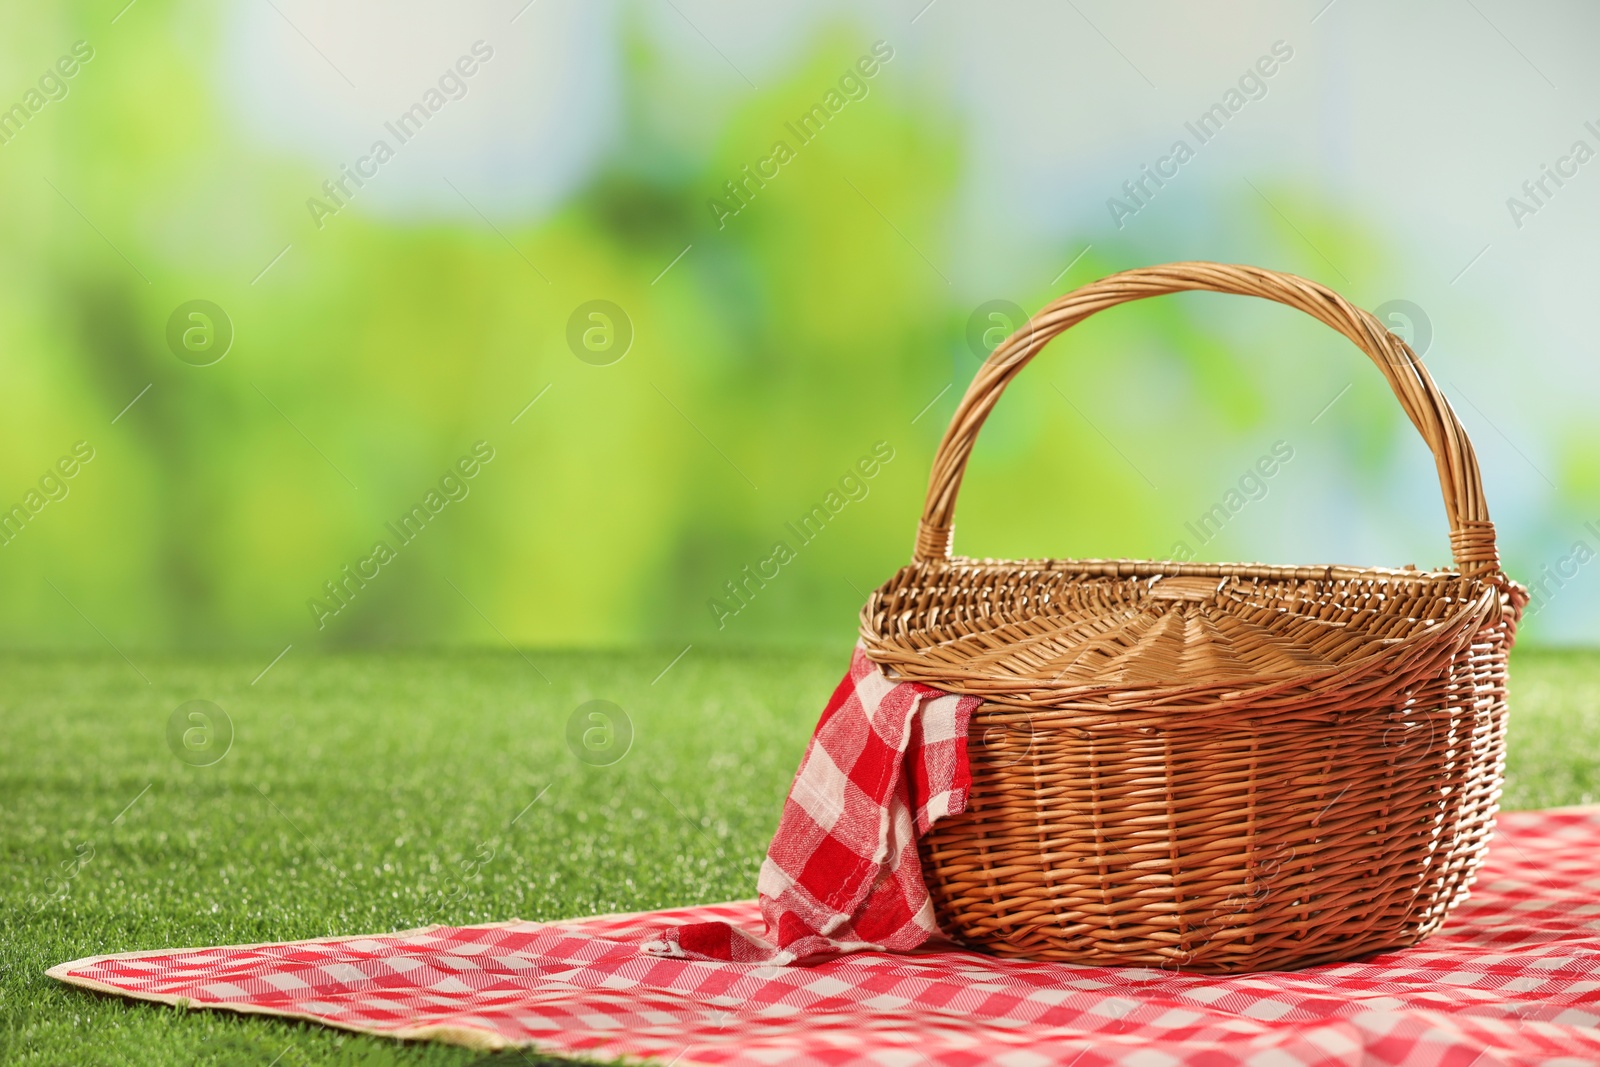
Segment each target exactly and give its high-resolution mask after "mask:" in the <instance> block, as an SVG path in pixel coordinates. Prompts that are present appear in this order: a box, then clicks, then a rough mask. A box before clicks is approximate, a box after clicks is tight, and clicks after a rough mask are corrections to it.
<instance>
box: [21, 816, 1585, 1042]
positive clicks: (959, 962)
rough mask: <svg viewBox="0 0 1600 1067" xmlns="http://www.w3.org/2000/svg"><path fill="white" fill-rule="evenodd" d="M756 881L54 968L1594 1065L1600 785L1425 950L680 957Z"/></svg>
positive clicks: (305, 1003) (239, 996) (507, 1021)
mask: <svg viewBox="0 0 1600 1067" xmlns="http://www.w3.org/2000/svg"><path fill="white" fill-rule="evenodd" d="M760 918H761V916H760V913H759V911H758V910H757V907H756V903H755V902H754V901H748V902H745V903H739V904H719V905H710V906H704V907H697V908H682V909H677V910H673V911H662V912H653V913H646V914H641V915H629V916H609V917H603V918H595V919H585V920H579V921H572V922H557V923H528V922H510V923H496V924H491V925H487V926H468V927H450V926H442V927H430V928H428V929H426V930H417V931H411V932H409V933H400V934H384V935H380V936H375V937H338V938H327V939H323V940H319V941H300V942H293V943H289V944H278V945H254V946H236V947H232V948H205V949H162V950H157V951H145V952H134V953H127V954H124V955H120V956H93V957H90V958H88V959H84V960H78V961H77V962H75V963H66V964H62V965H61V966H59V967H56V968H53V969H52V970H51V971H50V974H51V975H52V976H53V977H55V978H58V979H60V980H61V981H64V982H71V983H73V984H76V985H81V986H87V987H89V988H91V989H98V990H102V991H104V992H108V993H121V994H124V995H127V996H132V997H138V998H141V999H144V1000H154V1001H162V1002H165V1003H169V1004H172V1003H182V1004H187V1005H189V1006H191V1007H210V1008H227V1009H229V1010H233V1011H245V1012H260V1013H266V1014H272V1015H282V1016H288V1017H291V1018H299V1019H309V1020H313V1021H317V1022H323V1023H327V1024H329V1025H331V1026H338V1027H343V1028H345V1029H349V1030H359V1031H364V1032H367V1033H374V1034H383V1035H388V1036H391V1037H398V1038H432V1039H436V1040H442V1041H450V1042H454V1043H458V1044H464V1045H470V1046H473V1047H477V1048H485V1049H488V1048H504V1047H510V1046H527V1047H534V1048H538V1049H540V1050H542V1051H545V1052H550V1053H565V1054H573V1055H582V1056H585V1057H590V1058H616V1057H629V1058H654V1059H658V1060H660V1061H661V1062H663V1063H665V1062H670V1061H676V1063H677V1064H679V1065H683V1067H687V1065H702V1064H703V1065H707V1067H711V1065H717V1067H721V1065H732V1064H741V1065H744V1064H748V1065H752V1067H857V1065H860V1067H975V1065H978V1064H998V1065H1001V1067H1046V1065H1050V1064H1056V1065H1072V1067H1105V1065H1110V1064H1119V1065H1125V1067H1176V1065H1178V1064H1195V1065H1201V1067H1373V1065H1401V1064H1404V1065H1407V1067H1524V1065H1527V1067H1532V1065H1534V1064H1539V1065H1544V1067H1561V1065H1565V1067H1578V1065H1580V1064H1595V1063H1600V806H1596V807H1588V808H1566V809H1557V810H1554V811H1542V812H1540V811H1526V812H1513V813H1510V814H1507V815H1503V816H1501V830H1500V832H1499V833H1497V834H1496V836H1495V840H1494V844H1493V846H1492V847H1491V849H1490V852H1489V858H1488V862H1487V863H1486V864H1485V866H1484V868H1483V871H1482V872H1481V873H1480V875H1479V879H1478V884H1477V887H1476V888H1475V889H1474V890H1473V894H1472V897H1471V898H1470V899H1469V900H1468V901H1467V902H1466V903H1465V904H1463V905H1462V906H1461V907H1460V908H1458V909H1457V910H1456V912H1455V913H1454V914H1453V915H1452V917H1451V919H1450V922H1449V923H1448V925H1447V926H1446V927H1445V929H1444V930H1443V931H1442V932H1440V933H1438V934H1435V935H1434V936H1433V937H1431V938H1429V939H1428V940H1426V941H1424V942H1423V943H1422V944H1420V945H1418V946H1416V947H1415V948H1410V949H1406V950H1404V951H1399V952H1385V953H1382V954H1379V955H1375V956H1370V957H1367V958H1366V959H1364V960H1361V961H1360V962H1356V963H1344V964H1336V965H1331V966H1324V967H1313V968H1310V969H1308V970H1304V971H1298V972H1276V973H1266V974H1253V975H1244V976H1240V977H1234V978H1214V977H1204V976H1199V975H1186V974H1173V973H1170V972H1167V971H1160V970H1146V969H1132V968H1129V969H1119V968H1093V967H1070V966H1067V965H1065V964H1054V963H1025V962H1021V961H1016V960H1002V959H997V958H994V957H991V956H984V955H980V954H978V953H974V952H967V951H963V950H959V949H956V948H954V947H953V946H951V945H949V944H948V943H943V942H938V941H933V942H929V943H928V944H926V945H925V946H924V947H923V948H921V949H918V950H916V951H914V952H911V953H883V952H856V953H851V954H848V955H838V956H834V957H831V958H829V959H827V960H825V961H823V962H821V963H818V964H815V965H812V966H788V967H778V966H773V965H771V964H768V963H727V962H712V961H707V960H695V959H673V958H668V957H661V956H652V955H648V954H645V953H642V952H640V950H639V947H638V946H639V943H640V942H641V941H642V940H645V939H647V938H650V937H657V936H660V935H661V933H662V931H664V930H666V929H670V928H674V927H679V926H682V925H684V924H686V923H697V922H711V921H722V922H729V923H733V924H735V925H737V926H741V927H749V926H754V925H755V924H757V923H759V922H760Z"/></svg>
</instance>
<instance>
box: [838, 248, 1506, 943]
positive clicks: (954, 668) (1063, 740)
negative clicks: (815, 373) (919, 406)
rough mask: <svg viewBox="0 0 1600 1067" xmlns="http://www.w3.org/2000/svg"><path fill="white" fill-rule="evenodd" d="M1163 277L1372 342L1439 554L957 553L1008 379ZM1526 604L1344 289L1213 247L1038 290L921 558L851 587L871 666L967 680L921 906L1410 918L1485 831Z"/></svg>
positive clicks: (1075, 929)
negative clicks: (1442, 530) (1410, 438)
mask: <svg viewBox="0 0 1600 1067" xmlns="http://www.w3.org/2000/svg"><path fill="white" fill-rule="evenodd" d="M1186 289H1205V290H1212V291H1216V292H1224V293H1235V294H1240V295H1252V296H1260V297H1265V298H1268V299H1273V300H1277V301H1279V302H1282V303H1285V304H1288V305H1289V306H1292V307H1296V308H1299V309H1300V310H1302V311H1305V312H1306V313H1308V314H1311V315H1313V316H1314V317H1316V318H1318V319H1320V320H1321V321H1323V322H1325V323H1327V324H1328V325H1330V326H1332V327H1333V328H1334V329H1337V330H1339V331H1340V332H1341V333H1343V334H1345V336H1347V337H1349V338H1350V339H1351V340H1352V341H1353V342H1355V343H1356V344H1357V345H1358V346H1359V347H1360V348H1361V349H1362V350H1363V351H1365V352H1366V353H1367V354H1368V355H1369V356H1370V357H1371V358H1372V360H1373V362H1374V363H1375V364H1377V366H1378V367H1379V369H1380V370H1381V371H1382V372H1383V373H1384V375H1385V377H1386V378H1387V379H1388V380H1389V383H1390V385H1391V386H1392V387H1393V389H1394V392H1395V395H1396V397H1397V398H1398V399H1399V400H1400V403H1401V405H1402V407H1403V408H1404V410H1405V411H1406V413H1407V415H1408V416H1409V417H1410V418H1411V421H1412V423H1413V425H1415V426H1416V427H1417V429H1418V431H1419V432H1420V433H1421V434H1422V436H1423V439H1424V440H1425V441H1426V442H1427V443H1428V445H1429V447H1430V448H1431V449H1432V451H1433V453H1434V456H1435V459H1436V461H1437V464H1438V469H1439V477H1440V483H1441V487H1442V489H1443V492H1444V499H1445V510H1446V514H1447V516H1448V518H1449V521H1450V526H1451V548H1452V550H1453V554H1454V557H1455V567H1454V568H1453V569H1450V570H1439V571H1418V570H1414V569H1407V570H1390V569H1367V568H1357V567H1340V566H1329V567H1273V566H1264V565H1259V564H1204V563H1171V562H1153V561H1132V560H1033V561H996V560H972V559H967V558H959V557H956V558H953V557H951V555H950V539H951V529H952V523H951V518H952V515H953V511H954V506H955V499H956V494H957V491H958V490H959V487H960V482H961V477H962V474H963V472H964V470H965V466H966V461H967V457H968V456H969V455H970V453H971V449H972V445H973V442H974V441H975V440H976V437H977V434H978V431H979V429H980V428H981V427H982V424H983V421H984V419H985V418H986V417H987V416H988V413H989V411H990V410H992V408H993V406H994V404H995V402H996V401H997V400H998V399H999V396H1000V393H1001V392H1002V391H1003V390H1004V388H1005V387H1006V385H1007V384H1008V383H1009V382H1010V380H1011V378H1012V377H1014V376H1015V375H1016V374H1017V373H1018V372H1019V371H1020V370H1021V369H1022V368H1023V367H1024V366H1025V365H1026V364H1027V363H1028V362H1029V361H1030V360H1031V359H1032V358H1033V356H1034V355H1035V354H1036V353H1037V352H1038V351H1039V350H1040V349H1041V348H1042V347H1043V346H1044V344H1045V343H1047V342H1048V341H1049V340H1050V339H1051V338H1052V337H1054V336H1055V335H1056V334H1058V333H1060V332H1061V331H1063V330H1065V329H1067V328H1068V327H1070V326H1071V325H1073V324H1074V323H1076V322H1079V321H1082V320H1083V319H1084V318H1086V317H1088V316H1089V315H1091V314H1094V313H1095V312H1097V311H1100V310H1104V309H1105V308H1107V307H1111V306H1114V305H1116V304H1120V303H1123V302H1125V301H1129V300H1136V299H1141V298H1143V297H1148V296H1155V295H1159V294H1162V293H1169V292H1175V291H1180V290H1186ZM1525 602H1526V593H1525V591H1524V590H1523V589H1522V588H1521V587H1520V586H1518V585H1516V584H1515V583H1513V582H1511V581H1510V580H1509V579H1508V578H1506V577H1505V575H1504V574H1503V573H1502V572H1501V571H1500V567H1499V558H1498V554H1497V552H1496V549H1495V541H1494V527H1493V524H1492V523H1491V522H1490V521H1489V516H1488V509H1487V505H1486V503H1485V501H1484V498H1483V489H1482V484H1481V479H1480V476H1479V473H1478V467H1477V461H1476V458H1475V457H1474V455H1473V452H1472V446H1471V443H1470V441H1468V439H1467V436H1466V434H1465V432H1464V431H1463V429H1462V427H1461V425H1460V423H1459V421H1458V420H1457V419H1456V416H1455V413H1454V412H1453V411H1452V410H1451V409H1450V406H1449V404H1448V402H1447V401H1446V400H1445V399H1444V397H1443V395H1442V394H1441V393H1440V392H1439V391H1438V389H1437V387H1436V386H1435V385H1434V383H1433V381H1432V379H1431V378H1430V377H1429V375H1428V373H1427V371H1426V369H1425V368H1424V367H1423V366H1422V364H1421V362H1420V361H1419V360H1418V359H1417V357H1416V356H1415V355H1414V354H1413V353H1412V352H1411V350H1410V349H1409V348H1408V347H1407V346H1406V345H1405V343H1404V342H1403V341H1401V340H1400V339H1399V338H1397V337H1395V336H1394V335H1392V334H1390V333H1389V332H1388V331H1387V330H1386V329H1384V328H1383V326H1382V325H1381V324H1379V323H1378V322H1377V320H1376V319H1374V318H1373V317H1372V316H1371V315H1370V314H1368V313H1367V312H1365V311H1361V310H1360V309H1357V308H1355V307H1353V306H1352V305H1350V304H1348V303H1347V302H1346V301H1344V300H1343V299H1342V298H1340V297H1339V296H1337V295H1336V294H1334V293H1332V292H1331V291H1329V290H1327V289H1325V288H1323V287H1322V286H1320V285H1317V284H1316V283H1314V282H1310V281H1307V280H1305V279H1301V278H1295V277H1293V276H1290V275H1282V274H1276V273H1273V272H1270V271H1264V270H1260V269H1257V268H1251V267H1236V266H1225V265H1220V264H1210V263H1179V264H1171V265H1168V266H1165V267H1158V268H1148V269H1142V270H1135V271H1127V272H1124V273H1122V274H1117V275H1112V276H1111V277H1108V278H1105V279H1103V280H1101V281H1099V282H1095V283H1092V284H1090V285H1088V286H1085V287H1084V288H1082V289H1079V290H1077V291H1076V292H1074V293H1070V294H1068V295H1066V296H1064V297H1062V298H1060V299H1058V300H1056V301H1055V302H1054V303H1052V304H1050V305H1049V306H1048V307H1046V308H1045V309H1044V310H1043V311H1041V312H1040V313H1039V314H1038V315H1036V316H1035V317H1034V319H1033V320H1032V322H1030V323H1029V324H1028V325H1027V326H1025V327H1023V328H1022V329H1021V330H1019V331H1018V332H1017V333H1016V334H1015V335H1013V336H1012V337H1011V338H1010V339H1009V340H1007V341H1006V342H1005V343H1004V344H1002V345H1001V346H1000V347H999V348H997V349H996V350H995V352H994V353H993V354H992V355H991V356H990V358H989V360H988V361H987V362H986V363H985V364H984V366H983V368H982V369H981V370H980V371H979V372H978V375H977V376H976V377H975V378H974V380H973V382H972V385H971V386H970V387H969V389H968V391H967V394H966V396H965V398H964V399H963V400H962V402H961V404H960V405H959V406H958V408H957V410H956V413H955V416H954V418H953V419H952V422H951V425H950V428H949V430H947V431H946V433H945V436H944V438H943V440H942V441H941V443H940V446H939V451H938V454H937V456H936V458H935V460H934V466H933V473H932V476H931V477H930V481H929V489H928V497H927V502H926V504H925V507H924V511H923V516H922V522H921V525H920V526H919V529H918V536H917V545H916V554H915V557H914V561H913V563H912V564H911V565H910V566H908V567H906V568H904V569H902V570H901V571H900V572H899V573H898V574H896V575H895V576H894V577H893V578H891V579H890V581H889V582H888V583H886V584H885V585H884V586H883V587H882V588H880V589H879V590H877V591H876V592H875V593H874V594H873V595H872V597H871V599H870V600H869V601H868V603H867V605H866V607H865V608H864V609H863V612H862V639H863V641H864V643H865V645H866V648H867V651H868V654H869V655H870V656H871V657H872V658H873V659H874V660H876V661H877V662H879V663H880V664H883V665H884V666H885V667H886V668H887V669H889V670H890V672H891V673H892V674H893V675H895V676H897V677H900V678H905V679H909V680H915V681H919V682H924V683H927V684H930V685H934V686H937V687H939V688H941V689H945V690H948V691H951V692H960V693H968V694H974V695H978V696H982V697H984V698H985V703H984V704H983V706H982V707H981V708H980V709H979V710H978V712H977V713H976V714H975V715H974V717H973V721H972V728H971V731H970V733H969V740H968V753H969V756H970V760H971V765H972V773H973V784H972V792H971V797H970V800H969V803H968V809H967V811H966V812H964V813H963V814H961V815H959V816H954V817H952V818H949V819H946V820H944V821H942V822H940V823H939V824H938V825H936V826H935V827H934V828H933V830H932V831H931V832H930V833H929V834H928V835H927V836H926V837H925V838H924V839H923V841H922V843H921V852H922V860H923V867H924V874H925V876H926V880H927V883H928V886H929V890H930V892H931V894H932V897H933V900H934V904H935V908H936V910H937V913H938V917H939V921H940V924H941V926H942V927H943V928H944V929H945V930H946V931H947V932H948V933H950V934H952V935H953V936H955V937H957V938H959V939H961V940H963V941H965V942H967V943H969V944H972V945H975V946H979V947H984V948H987V949H989V950H991V951H993V952H996V953H999V954H1002V955H1009V956H1019V957H1026V958H1031V959H1047V960H1058V961H1066V962H1073V963H1084V964H1107V965H1116V966H1149V967H1166V968H1182V969H1184V970H1192V971H1200V972H1211V973H1231V972H1240V971H1251V970H1263V969H1278V968H1288V967H1298V966H1305V965H1309V964H1312V963H1318V962H1328V961H1333V960H1340V959H1348V958H1351V957H1353V956H1357V955H1361V954H1363V953H1366V952H1370V951H1374V950H1377V949H1381V948H1391V947H1397V946H1403V945H1408V944H1412V943H1414V942H1416V941H1417V940H1419V939H1421V938H1422V937H1425V936H1426V935H1427V934H1428V933H1430V932H1431V931H1433V930H1434V929H1435V928H1437V927H1438V926H1439V924H1440V923H1441V922H1442V921H1443V920H1444V917H1445V915H1446V914H1447V913H1448V911H1449V910H1450V908H1451V907H1452V906H1454V905H1455V904H1456V903H1457V902H1458V901H1459V900H1461V899H1463V898H1464V897H1465V895H1466V893H1467V891H1468V889H1469V887H1470V885H1471V881H1472V877H1473V874H1474V872H1475V871H1476V870H1477V868H1478V866H1479V864H1480V863H1481V861H1482V858H1483V854H1484V851H1485V849H1486V848H1487V845H1488V842H1489V837H1490V835H1491V834H1492V832H1493V820H1494V813H1495V810H1496V806H1497V803H1498V799H1499V795H1500V784H1501V779H1502V774H1503V766H1504V755H1505V719H1506V700H1505V689H1506V656H1507V652H1508V650H1509V649H1510V646H1511V643H1512V640H1513V638H1514V635H1515V627H1516V621H1517V618H1518V616H1519V615H1520V612H1521V608H1522V605H1523V604H1524V603H1525Z"/></svg>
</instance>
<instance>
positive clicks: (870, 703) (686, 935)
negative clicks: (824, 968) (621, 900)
mask: <svg viewBox="0 0 1600 1067" xmlns="http://www.w3.org/2000/svg"><path fill="white" fill-rule="evenodd" d="M981 702H982V701H981V700H980V699H979V698H978V697H963V696H957V695H954V694H950V693H944V692H941V691H939V690H937V689H934V688H932V687H931V686H926V685H921V684H918V683H914V682H894V681H891V680H890V679H889V678H888V677H887V676H886V675H885V674H884V672H883V669H882V668H881V667H879V666H878V665H877V664H876V663H874V662H872V660H870V659H868V658H867V655H866V653H865V651H864V650H863V649H862V647H861V646H860V645H859V644H858V645H857V646H856V649H855V653H854V654H853V656H852V657H851V661H850V670H849V672H848V673H847V674H846V675H845V677H844V680H843V681H842V682H840V683H839V687H838V688H837V689H836V690H834V693H833V697H832V698H831V699H830V700H829V701H828V705H827V707H826V708H825V709H823V712H822V718H821V719H820V720H819V721H818V722H817V728H816V730H815V731H814V732H813V734H812V736H811V742H810V744H809V745H807V747H806V752H805V756H804V757H803V758H802V759H801V761H800V769H799V770H798V771H796V772H795V776H794V783H793V784H792V785H791V786H790V787H789V796H788V799H787V800H785V801H784V805H783V815H782V816H781V818H780V819H779V821H778V831H777V833H776V834H775V835H773V838H772V844H771V845H770V846H769V847H768V849H767V858H766V861H765V862H764V863H763V864H762V865H761V874H760V877H759V878H758V879H757V883H756V889H757V892H758V893H759V894H760V898H761V915H762V918H763V919H764V920H765V921H766V936H765V938H762V937H757V936H756V935H755V934H752V933H750V932H748V931H746V930H743V929H740V928H739V927H736V926H733V925H731V924H729V923H726V922H709V923H695V924H691V925H686V926H678V927H672V928H669V929H667V930H666V931H664V932H663V933H662V934H661V935H660V936H658V937H656V938H653V939H652V940H650V941H648V942H645V943H644V944H643V945H642V946H641V947H642V948H643V949H644V951H646V952H649V953H652V954H654V955H659V956H671V957H677V958H685V959H703V960H719V961H731V962H735V963H774V964H785V963H793V962H795V961H797V960H804V959H808V958H811V957H817V956H825V955H832V954H838V953H843V952H857V951H861V950H881V951H889V952H906V951H909V950H911V949H914V948H916V947H917V946H918V945H921V944H922V943H923V942H924V941H926V940H927V939H928V938H929V937H931V936H933V935H935V934H937V933H938V932H939V928H938V924H937V923H936V922H935V920H934V914H933V901H932V900H930V899H929V897H928V887H927V885H926V883H924V882H923V880H922V864H921V861H920V860H919V858H918V856H917V838H919V837H921V836H922V835H923V834H925V833H927V832H928V829H929V828H930V827H932V826H933V824H934V823H936V822H938V821H939V820H940V819H942V818H944V817H945V816H947V815H954V814H957V813H958V812H961V811H965V810H966V806H967V793H968V790H969V789H970V787H971V784H972V774H971V771H970V769H969V767H968V765H967V727H968V725H969V724H970V723H971V721H972V712H973V711H974V710H975V709H976V708H977V706H978V705H979V704H980V703H981Z"/></svg>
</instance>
